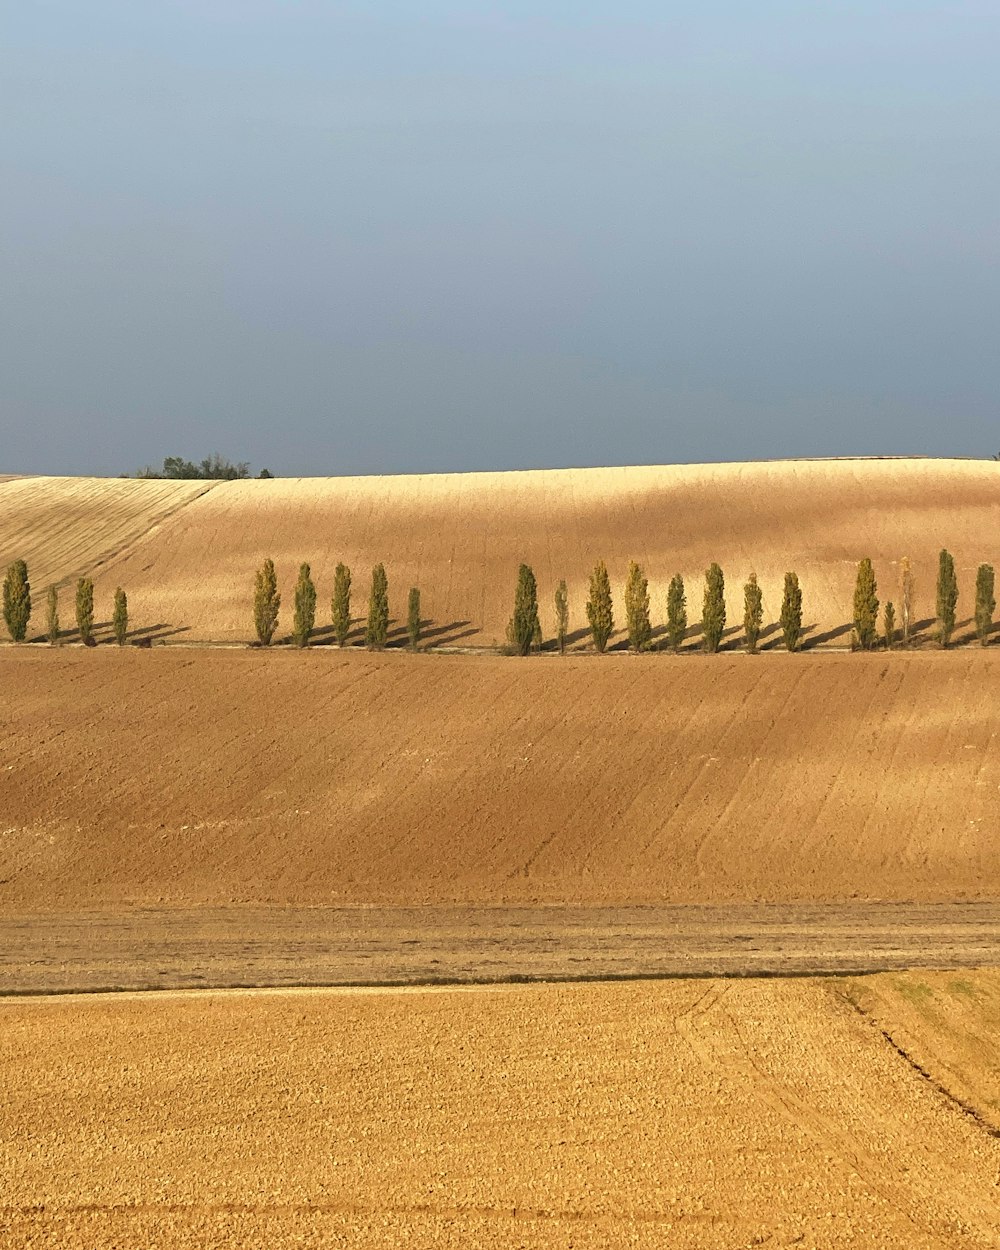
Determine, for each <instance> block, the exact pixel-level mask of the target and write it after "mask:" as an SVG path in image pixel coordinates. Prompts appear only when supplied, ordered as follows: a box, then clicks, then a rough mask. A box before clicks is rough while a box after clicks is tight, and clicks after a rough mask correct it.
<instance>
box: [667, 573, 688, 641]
mask: <svg viewBox="0 0 1000 1250" xmlns="http://www.w3.org/2000/svg"><path fill="white" fill-rule="evenodd" d="M687 627H688V618H687V595H686V594H685V593H684V578H683V577H681V575H680V573H675V574H674V575H673V577H672V578H671V579H670V588H669V589H668V591H667V641H668V642H669V643H670V646H671V647H672V648H673V650H674V651H679V650H680V649H681V644H682V643H683V641H684V635H685V634H686V633H687Z"/></svg>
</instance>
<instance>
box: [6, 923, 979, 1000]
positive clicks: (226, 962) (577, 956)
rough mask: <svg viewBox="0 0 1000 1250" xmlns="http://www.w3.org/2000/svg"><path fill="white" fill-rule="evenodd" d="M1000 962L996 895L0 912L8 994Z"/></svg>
mask: <svg viewBox="0 0 1000 1250" xmlns="http://www.w3.org/2000/svg"><path fill="white" fill-rule="evenodd" d="M986 965H994V966H1000V905H998V904H996V903H924V904H912V903H814V904H811V905H807V904H802V903H785V904H771V905H748V904H734V903H729V904H726V905H725V906H715V907H712V906H699V905H697V904H687V905H681V906H655V907H621V906H607V907H568V906H551V907H454V906H452V907H371V906H369V907H262V906H259V905H258V906H254V905H244V906H239V907H198V908H187V907H175V908H147V907H143V908H124V909H119V910H116V911H96V910H90V911H83V912H65V911H57V912H41V913H39V912H28V913H21V914H5V915H0V996H2V995H7V994H63V993H67V992H74V991H85V992H90V993H93V992H107V991H115V990H122V989H125V990H147V989H155V990H165V989H192V988H195V989H205V988H224V987H236V986H244V987H246V986H251V987H262V986H303V985H306V986H308V985H311V986H331V985H358V986H370V985H390V986H391V985H421V984H423V985H427V984H483V983H499V982H526V981H548V982H556V981H561V982H569V981H597V980H609V981H611V980H635V979H641V978H646V979H652V978H662V977H708V976H740V977H742V976H790V975H803V974H814V975H816V974H823V975H829V974H831V973H847V972H863V973H869V972H873V971H881V970H886V969H913V968H928V969H949V970H955V969H957V968H981V967H983V966H986Z"/></svg>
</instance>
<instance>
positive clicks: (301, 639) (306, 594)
mask: <svg viewBox="0 0 1000 1250" xmlns="http://www.w3.org/2000/svg"><path fill="white" fill-rule="evenodd" d="M315 625H316V587H315V586H314V585H313V579H312V570H311V569H310V568H309V565H308V564H301V565H299V580H298V581H297V582H296V583H295V609H294V611H293V613H292V641H293V642H294V643H295V645H296V646H297V647H308V646H309V636H310V634H311V633H312V632H313V628H314V627H315Z"/></svg>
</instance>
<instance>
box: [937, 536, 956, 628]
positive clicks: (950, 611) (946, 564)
mask: <svg viewBox="0 0 1000 1250" xmlns="http://www.w3.org/2000/svg"><path fill="white" fill-rule="evenodd" d="M957 604H958V579H957V578H956V577H955V561H954V559H953V558H952V554H951V552H950V551H947V550H945V549H942V551H941V554H940V555H939V556H938V579H937V615H938V622H939V626H940V637H941V646H942V647H946V646H947V645H948V643H949V642H951V635H952V633H953V632H954V629H955V608H956V606H957Z"/></svg>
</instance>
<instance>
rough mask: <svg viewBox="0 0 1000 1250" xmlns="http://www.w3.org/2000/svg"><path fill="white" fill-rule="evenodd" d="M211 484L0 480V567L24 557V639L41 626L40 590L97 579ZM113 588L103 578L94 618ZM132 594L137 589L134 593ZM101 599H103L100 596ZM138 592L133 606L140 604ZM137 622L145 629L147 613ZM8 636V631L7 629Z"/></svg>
mask: <svg viewBox="0 0 1000 1250" xmlns="http://www.w3.org/2000/svg"><path fill="white" fill-rule="evenodd" d="M211 485H212V484H211V483H209V482H155V481H129V480H127V479H122V478H74V477H25V478H12V479H10V480H8V481H2V480H0V567H3V568H6V567H7V565H8V564H9V563H10V561H11V560H15V559H24V560H26V561H27V563H28V574H29V577H30V579H31V584H32V589H33V593H34V598H35V604H36V611H35V614H34V616H33V618H32V622H31V630H30V633H29V637H31V638H36V637H39V636H40V635H41V634H42V633H43V631H44V621H45V615H44V601H45V600H44V595H45V590H46V588H47V587H48V586H49V585H51V584H57V585H59V586H60V587H66V586H69V585H70V584H73V583H75V581H76V578H78V577H82V576H85V575H89V576H93V577H95V579H96V580H97V581H100V575H101V572H102V570H103V568H104V566H105V565H106V564H107V563H108V561H109V560H111V559H112V557H114V556H116V555H118V554H119V553H121V552H122V551H123V550H124V549H126V548H128V549H132V548H133V547H134V545H135V544H136V543H137V542H138V541H139V540H143V541H145V542H155V541H156V540H157V536H158V534H159V533H160V527H161V526H162V525H163V524H164V522H165V521H166V520H167V518H168V517H170V516H171V514H172V513H174V512H176V511H177V510H178V509H179V508H182V507H183V506H184V505H185V504H186V503H190V501H191V500H193V499H196V498H198V496H200V495H202V494H204V493H205V492H206V491H207V490H209V489H210V488H211ZM114 590H115V586H114V585H112V586H110V587H108V586H107V585H106V584H102V585H101V587H100V590H99V592H98V595H97V599H96V604H95V606H96V608H97V619H98V621H99V622H101V621H104V620H105V619H106V617H109V616H110V611H111V598H112V596H113V594H114ZM133 598H134V599H135V595H134V594H133ZM105 599H106V600H107V602H104V600H105ZM142 607H143V605H142V596H141V594H140V595H139V596H138V601H137V602H136V603H135V605H134V609H133V610H135V609H136V608H139V609H140V610H141V609H142ZM142 616H143V619H142V621H139V622H137V624H138V625H140V626H143V627H147V628H148V627H149V626H152V625H154V624H160V622H158V621H153V620H152V619H151V616H150V612H149V611H143V612H142ZM61 623H62V626H63V630H64V631H65V632H69V628H70V626H71V625H72V623H73V600H72V598H71V597H70V594H68V593H64V595H63V603H62V608H61ZM5 636H6V635H5Z"/></svg>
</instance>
